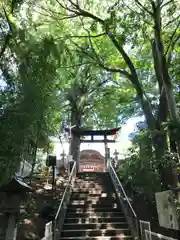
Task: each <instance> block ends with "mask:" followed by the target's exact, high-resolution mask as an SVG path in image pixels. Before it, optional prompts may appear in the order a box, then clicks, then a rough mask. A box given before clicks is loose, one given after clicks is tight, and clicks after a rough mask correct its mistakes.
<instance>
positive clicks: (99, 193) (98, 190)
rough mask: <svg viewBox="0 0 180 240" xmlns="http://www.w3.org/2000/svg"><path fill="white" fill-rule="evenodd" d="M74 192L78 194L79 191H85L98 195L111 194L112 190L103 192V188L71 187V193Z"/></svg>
mask: <svg viewBox="0 0 180 240" xmlns="http://www.w3.org/2000/svg"><path fill="white" fill-rule="evenodd" d="M74 193H78V194H81V193H85V194H98V195H102V194H109V195H110V194H112V192H110V191H109V192H105V191H103V189H94V188H92V189H88V188H84V189H83V188H82V189H81V188H73V192H72V194H74Z"/></svg>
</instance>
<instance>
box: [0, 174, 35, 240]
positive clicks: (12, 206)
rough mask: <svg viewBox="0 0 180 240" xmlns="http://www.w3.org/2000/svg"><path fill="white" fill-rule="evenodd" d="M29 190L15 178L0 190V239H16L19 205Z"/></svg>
mask: <svg viewBox="0 0 180 240" xmlns="http://www.w3.org/2000/svg"><path fill="white" fill-rule="evenodd" d="M31 190H32V189H31V187H29V186H28V185H27V184H26V183H25V182H24V181H23V180H22V179H20V178H19V177H17V176H15V177H13V178H12V179H11V180H10V181H9V182H8V183H7V184H6V185H4V186H2V187H1V188H0V239H3V240H15V239H16V235H17V224H18V220H19V213H20V204H21V202H22V201H23V200H24V199H25V197H26V193H27V192H29V191H31Z"/></svg>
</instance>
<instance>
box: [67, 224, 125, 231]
mask: <svg viewBox="0 0 180 240" xmlns="http://www.w3.org/2000/svg"><path fill="white" fill-rule="evenodd" d="M108 228H112V229H114V228H115V229H121V228H122V229H128V225H127V223H125V222H122V223H121V222H114V223H78V224H74V223H65V224H64V226H63V229H64V230H74V229H75V230H77V229H81V230H82V229H83V230H86V229H91V230H94V229H99V230H100V229H108Z"/></svg>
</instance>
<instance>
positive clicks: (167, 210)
mask: <svg viewBox="0 0 180 240" xmlns="http://www.w3.org/2000/svg"><path fill="white" fill-rule="evenodd" d="M155 198H156V206H157V212H158V218H159V225H160V226H161V227H165V228H170V229H175V230H179V224H178V220H177V214H176V206H175V202H174V197H173V193H172V191H170V190H169V191H164V192H158V193H156V194H155Z"/></svg>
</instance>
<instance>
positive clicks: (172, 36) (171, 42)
mask: <svg viewBox="0 0 180 240" xmlns="http://www.w3.org/2000/svg"><path fill="white" fill-rule="evenodd" d="M179 27H180V21H179V22H178V24H177V26H176V28H175V30H174V32H173V33H172V35H171V38H170V41H169V44H168V46H167V49H166V52H165V56H166V55H167V53H168V52H169V49H170V48H171V47H172V45H175V44H174V43H173V39H174V37H175V35H176V32H177V30H178V28H179Z"/></svg>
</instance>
